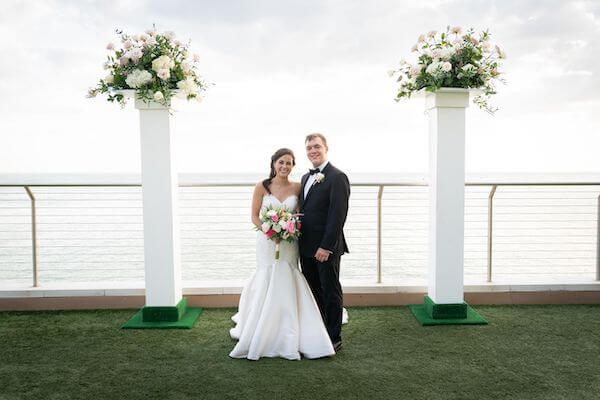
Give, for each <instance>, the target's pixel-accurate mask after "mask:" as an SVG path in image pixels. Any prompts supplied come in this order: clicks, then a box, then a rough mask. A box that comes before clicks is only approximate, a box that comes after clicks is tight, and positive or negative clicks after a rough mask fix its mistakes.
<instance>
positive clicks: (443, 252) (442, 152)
mask: <svg viewBox="0 0 600 400" xmlns="http://www.w3.org/2000/svg"><path fill="white" fill-rule="evenodd" d="M425 100H426V109H427V113H428V115H429V206H430V211H429V282H428V296H429V297H430V298H431V299H432V300H433V301H434V302H435V303H436V304H456V303H463V261H464V207H465V204H464V187H465V186H464V185H465V108H466V107H468V105H469V91H468V90H467V89H454V88H442V89H440V90H439V91H437V92H435V93H426V94H425Z"/></svg>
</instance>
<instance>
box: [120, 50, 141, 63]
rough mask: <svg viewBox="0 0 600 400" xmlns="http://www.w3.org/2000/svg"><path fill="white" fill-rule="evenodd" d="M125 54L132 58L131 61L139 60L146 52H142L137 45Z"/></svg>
mask: <svg viewBox="0 0 600 400" xmlns="http://www.w3.org/2000/svg"><path fill="white" fill-rule="evenodd" d="M125 55H126V56H127V57H128V58H130V59H131V61H133V62H138V61H139V60H140V58H142V56H143V55H144V53H143V52H142V50H141V49H140V48H137V47H136V48H135V49H132V50H129V51H128V52H127V53H126V54H125Z"/></svg>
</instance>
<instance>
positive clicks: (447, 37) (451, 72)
mask: <svg viewBox="0 0 600 400" xmlns="http://www.w3.org/2000/svg"><path fill="white" fill-rule="evenodd" d="M412 52H413V53H416V58H417V60H416V62H414V63H413V64H411V63H409V62H408V61H405V60H402V61H400V67H399V68H398V69H396V70H391V71H389V75H390V76H391V77H396V76H397V77H398V78H397V82H399V83H400V89H399V91H398V94H397V95H396V99H395V100H396V101H400V100H401V99H402V98H403V97H410V95H411V94H412V93H414V92H416V91H419V90H421V89H425V90H427V91H429V92H435V91H436V90H438V89H440V88H441V87H452V88H466V89H467V88H477V89H480V90H481V92H482V93H481V94H479V95H477V96H476V97H475V98H474V99H473V102H474V103H475V104H477V105H478V106H479V107H480V108H481V109H483V110H485V111H487V112H489V113H491V114H493V113H494V111H496V108H494V107H491V106H490V105H489V103H488V101H489V98H490V96H491V95H493V94H496V89H495V86H494V84H495V83H496V81H500V82H503V83H504V82H505V81H504V79H503V78H502V77H501V76H500V75H501V74H502V73H501V72H500V71H499V68H500V63H501V61H502V60H504V59H505V58H506V53H505V52H504V51H503V50H501V49H500V47H498V46H492V44H491V43H490V33H489V32H488V31H487V30H486V31H483V32H481V33H480V34H479V35H476V34H475V32H474V30H473V29H469V30H468V31H467V32H466V33H464V34H463V32H462V28H460V27H454V28H450V27H448V28H447V29H446V32H442V33H440V34H438V33H437V32H436V31H431V32H429V33H428V34H427V35H421V36H419V39H418V40H417V44H415V45H414V46H413V48H412Z"/></svg>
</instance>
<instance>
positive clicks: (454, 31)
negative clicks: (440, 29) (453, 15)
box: [450, 26, 462, 35]
mask: <svg viewBox="0 0 600 400" xmlns="http://www.w3.org/2000/svg"><path fill="white" fill-rule="evenodd" d="M450 33H454V34H456V35H460V34H461V33H462V28H461V27H460V26H455V27H453V28H452V29H450Z"/></svg>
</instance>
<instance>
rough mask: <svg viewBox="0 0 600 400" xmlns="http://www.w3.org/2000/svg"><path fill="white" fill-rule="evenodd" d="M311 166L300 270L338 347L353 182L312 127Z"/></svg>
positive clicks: (304, 193) (303, 186)
mask: <svg viewBox="0 0 600 400" xmlns="http://www.w3.org/2000/svg"><path fill="white" fill-rule="evenodd" d="M304 143H305V145H306V155H307V156H308V159H309V161H310V162H311V163H312V165H313V168H314V169H311V170H310V172H309V173H307V174H305V175H304V176H303V177H302V181H301V183H300V213H302V214H304V216H303V217H302V228H301V232H302V235H301V236H300V243H299V246H300V262H301V264H302V272H303V273H304V276H305V277H306V280H307V281H308V284H309V285H310V288H311V289H312V292H313V294H314V296H315V300H316V301H317V304H318V305H319V309H320V310H321V315H322V316H323V321H324V322H325V327H326V328H327V333H329V337H330V338H331V342H332V343H333V347H334V349H335V351H336V352H337V351H339V350H340V349H341V348H342V337H341V331H342V305H343V295H342V285H341V284H340V258H341V256H342V254H344V253H347V252H348V246H347V245H346V239H345V238H344V231H343V228H344V223H345V222H346V216H347V214H348V198H349V197H350V182H349V181H348V177H347V176H346V174H344V173H343V172H342V171H340V170H339V169H337V168H336V167H334V166H333V165H331V163H329V162H328V161H327V150H328V147H327V139H325V136H323V135H322V134H320V133H312V134H310V135H308V136H307V137H306V140H305V141H304Z"/></svg>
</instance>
